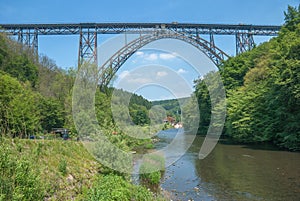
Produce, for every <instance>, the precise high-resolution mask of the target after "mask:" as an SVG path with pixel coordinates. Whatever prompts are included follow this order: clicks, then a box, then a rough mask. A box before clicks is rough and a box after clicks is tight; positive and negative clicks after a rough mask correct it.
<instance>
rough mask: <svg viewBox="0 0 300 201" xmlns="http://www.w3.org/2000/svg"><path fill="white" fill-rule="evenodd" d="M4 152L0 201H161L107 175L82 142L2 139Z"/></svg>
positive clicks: (0, 167) (0, 159) (122, 179)
mask: <svg viewBox="0 0 300 201" xmlns="http://www.w3.org/2000/svg"><path fill="white" fill-rule="evenodd" d="M0 148H1V151H0V201H4V200H5V201H7V200H32V201H36V200H37V201H38V200H77V201H80V200H84V201H86V200H136V201H139V200H163V198H161V197H158V196H156V195H154V194H153V193H152V192H150V191H149V190H147V189H146V188H145V187H143V186H136V185H133V184H131V183H130V182H129V179H128V178H129V177H128V175H125V174H120V173H118V172H114V171H107V170H108V169H107V168H105V167H104V166H102V165H101V164H100V163H98V161H96V160H95V158H94V157H93V156H92V155H91V154H90V153H89V152H88V151H87V150H86V149H85V147H84V146H83V145H82V144H81V142H77V141H70V140H67V141H63V140H28V139H12V138H2V137H0ZM151 157H152V156H151ZM151 157H150V158H151ZM150 158H149V159H150ZM154 158H155V160H156V161H160V159H158V157H154ZM160 163H161V162H160ZM120 175H123V176H120Z"/></svg>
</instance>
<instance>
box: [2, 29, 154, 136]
mask: <svg viewBox="0 0 300 201" xmlns="http://www.w3.org/2000/svg"><path fill="white" fill-rule="evenodd" d="M36 60H37V59H36V58H35V56H34V54H33V53H32V52H31V51H30V50H27V49H26V48H24V47H22V46H21V45H20V44H18V43H16V42H14V41H12V40H10V39H9V38H8V37H7V36H5V35H3V34H1V35H0V83H1V85H0V103H1V104H0V133H1V134H2V135H6V136H13V137H17V136H18V137H22V138H28V137H29V136H30V135H34V134H37V133H49V132H51V130H52V128H62V127H65V128H68V129H70V130H71V131H72V133H73V135H76V130H75V128H74V125H73V120H72V87H73V84H74V80H75V77H76V70H74V69H72V68H70V69H69V70H67V71H66V70H63V69H60V68H59V67H57V66H56V64H55V62H54V61H52V60H51V59H49V58H48V57H46V56H41V57H40V58H39V62H36ZM113 90H117V89H112V88H109V89H106V90H105V93H104V92H103V91H100V89H98V90H97V92H96V97H95V99H96V110H97V117H98V121H99V124H100V125H101V126H104V127H105V128H109V127H110V126H111V124H112V123H113V120H112V115H111V111H110V101H111V100H110V99H111V97H110V96H111V94H112V91H113ZM122 93H123V94H127V95H130V97H131V99H130V105H129V108H130V114H131V117H132V121H133V122H134V123H136V124H138V125H143V124H148V123H149V118H148V116H147V115H146V111H147V110H148V109H150V107H151V103H150V102H149V101H147V100H145V99H144V98H143V97H141V96H138V95H136V94H131V93H128V92H122Z"/></svg>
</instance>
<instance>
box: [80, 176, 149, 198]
mask: <svg viewBox="0 0 300 201" xmlns="http://www.w3.org/2000/svg"><path fill="white" fill-rule="evenodd" d="M85 200H91V201H101V200H103V201H106V200H116V201H117V200H124V201H132V200H135V201H142V200H145V201H148V200H154V197H153V194H152V193H151V192H149V191H148V190H147V189H146V188H144V187H141V186H135V185H133V184H131V183H129V182H128V181H126V180H125V179H124V178H123V177H121V176H116V175H111V174H110V175H105V176H102V175H100V176H99V177H98V178H97V180H96V181H95V183H94V186H93V187H92V188H91V189H89V190H88V192H87V195H86V197H85Z"/></svg>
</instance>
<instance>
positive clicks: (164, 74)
mask: <svg viewBox="0 0 300 201" xmlns="http://www.w3.org/2000/svg"><path fill="white" fill-rule="evenodd" d="M166 75H168V73H167V72H166V71H158V72H157V73H156V76H157V77H164V76H166Z"/></svg>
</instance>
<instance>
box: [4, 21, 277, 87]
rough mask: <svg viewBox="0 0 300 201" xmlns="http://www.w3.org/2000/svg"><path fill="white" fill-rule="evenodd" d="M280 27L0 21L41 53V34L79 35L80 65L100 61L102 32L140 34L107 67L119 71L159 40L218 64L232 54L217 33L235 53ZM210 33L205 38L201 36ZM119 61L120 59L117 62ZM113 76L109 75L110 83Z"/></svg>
mask: <svg viewBox="0 0 300 201" xmlns="http://www.w3.org/2000/svg"><path fill="white" fill-rule="evenodd" d="M280 28H281V26H273V25H245V24H236V25H234V24H191V23H177V22H173V23H71V24H0V32H5V33H7V34H8V35H12V36H16V37H17V40H18V42H20V43H22V44H23V45H26V46H28V47H29V48H31V49H32V50H33V51H34V52H35V53H38V36H39V35H79V51H78V66H80V65H81V64H82V63H83V62H84V61H87V62H95V63H97V45H98V44H97V37H98V35H99V34H121V33H125V34H140V35H139V36H140V37H138V38H137V39H135V40H134V41H131V42H129V43H128V44H126V45H125V46H124V47H123V48H122V49H120V50H119V51H118V52H117V53H116V55H115V57H112V58H110V62H106V63H105V64H104V66H105V65H107V66H106V67H105V68H109V69H111V70H113V71H117V70H118V69H119V68H120V66H121V65H122V64H123V63H124V62H125V61H126V60H127V59H128V58H129V57H130V56H131V55H132V54H133V53H134V52H135V51H137V50H138V49H139V48H141V47H143V46H144V45H146V44H148V43H150V42H152V41H155V40H159V39H164V38H174V39H179V40H183V41H185V42H187V43H189V44H191V45H193V46H195V47H196V48H198V49H199V50H200V51H202V52H203V53H205V54H206V55H207V56H208V57H209V58H210V59H211V60H212V61H213V62H214V63H215V64H216V65H217V66H218V65H219V64H220V63H221V62H222V61H223V60H226V59H227V58H228V57H229V56H228V54H226V53H225V52H224V51H222V50H221V49H220V48H218V47H217V45H216V44H215V40H214V36H215V35H231V36H233V37H235V49H236V50H235V52H236V55H238V54H241V53H243V52H246V51H249V50H251V49H252V48H253V47H254V46H255V41H254V37H253V36H276V35H278V32H279V30H280ZM204 35H206V36H209V37H208V38H209V39H208V40H205V39H204V38H203V37H202V36H204ZM114 61H118V62H114ZM104 77H105V76H104ZM109 80H110V78H107V82H108V81H109Z"/></svg>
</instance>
